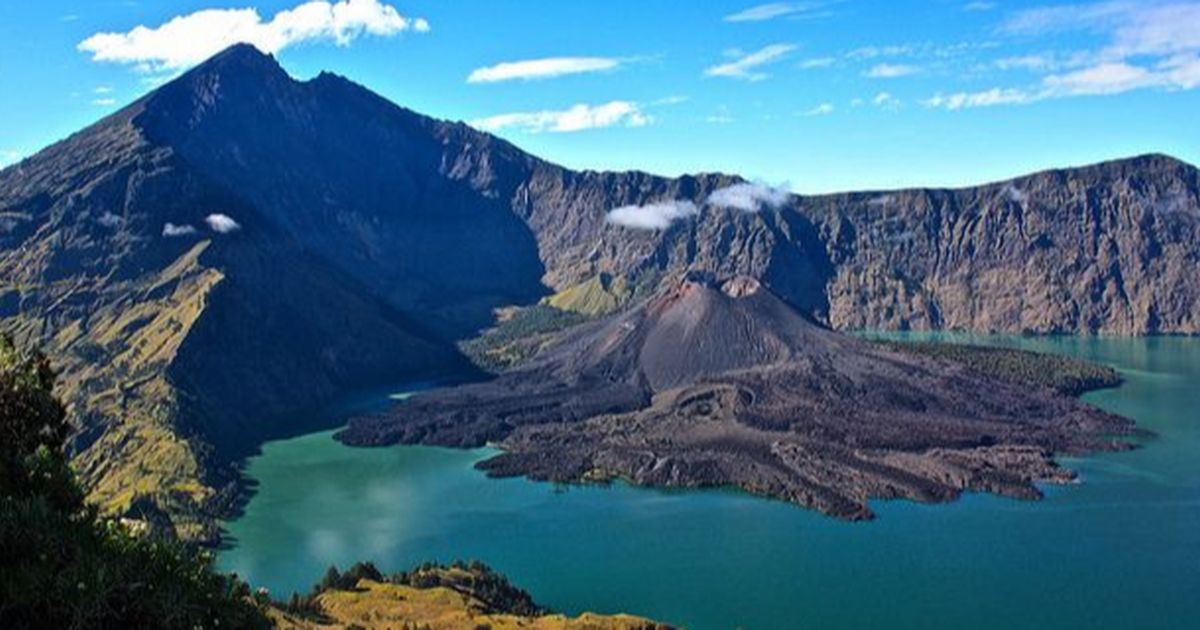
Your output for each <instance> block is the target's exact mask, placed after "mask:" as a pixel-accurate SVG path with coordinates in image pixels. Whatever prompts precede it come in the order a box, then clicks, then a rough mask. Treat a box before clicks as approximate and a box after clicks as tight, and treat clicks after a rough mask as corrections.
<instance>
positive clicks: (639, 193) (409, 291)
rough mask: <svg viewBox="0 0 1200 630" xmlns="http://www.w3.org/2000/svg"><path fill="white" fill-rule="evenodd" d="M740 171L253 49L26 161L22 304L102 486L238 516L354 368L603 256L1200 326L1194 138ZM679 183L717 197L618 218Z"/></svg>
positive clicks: (8, 200) (390, 359) (886, 294)
mask: <svg viewBox="0 0 1200 630" xmlns="http://www.w3.org/2000/svg"><path fill="white" fill-rule="evenodd" d="M737 183H744V180H743V179H741V178H739V177H737V176H734V175H725V174H720V173H706V174H698V175H693V176H684V177H680V178H665V177H659V176H655V175H651V174H648V173H644V172H638V171H626V172H616V173H613V172H599V171H573V170H569V169H565V168H562V167H560V166H557V165H555V164H552V163H550V162H547V161H545V160H541V159H539V158H536V157H534V156H532V155H529V154H527V153H525V152H523V151H521V150H520V149H519V148H518V147H516V146H515V145H513V144H511V143H509V142H507V141H505V140H502V139H499V138H496V137H495V136H492V135H490V134H486V133H483V132H479V131H476V130H474V129H472V128H470V127H469V126H468V125H466V124H464V123H461V122H457V123H451V122H445V121H440V120H437V119H433V118H429V117H426V116H423V115H421V114H418V113H416V112H413V111H411V110H408V109H405V108H402V107H400V106H397V105H395V104H392V103H390V102H389V101H387V100H386V99H384V98H382V97H380V96H378V95H376V94H374V93H372V92H370V90H368V89H367V88H365V87H363V86H361V85H358V84H356V83H354V82H353V81H350V80H349V79H345V78H342V77H338V76H336V75H332V74H329V73H322V74H321V75H318V76H317V77H314V78H313V79H310V80H308V81H303V82H301V81H296V80H294V79H292V78H291V77H289V76H288V75H287V73H286V72H285V71H284V70H283V69H282V68H281V67H280V66H279V65H278V63H277V62H275V60H274V59H272V58H270V57H269V56H267V55H263V54H262V53H260V52H258V51H257V50H256V49H253V47H249V46H237V47H234V48H232V49H229V50H227V51H225V52H223V53H221V54H219V55H218V56H216V57H215V58H213V59H211V60H209V61H208V62H205V63H203V64H201V65H199V66H197V67H195V68H193V69H192V70H190V71H188V72H186V73H184V74H183V75H181V76H180V77H178V78H177V79H175V80H174V81H172V82H170V83H168V84H166V85H164V86H162V87H160V88H158V89H157V90H155V91H153V92H151V93H150V94H148V95H146V96H144V97H142V98H140V99H138V100H137V101H135V102H134V103H132V104H131V105H129V106H127V107H126V108H124V109H122V110H120V111H118V112H116V113H114V114H112V115H110V116H108V117H106V118H104V119H102V120H101V121H99V122H97V123H96V124H93V125H91V126H89V127H87V128H86V129H84V130H82V131H80V132H77V133H75V134H72V135H71V136H69V137H68V138H66V139H64V140H62V141H60V142H57V143H55V144H53V145H51V146H50V147H47V148H46V149H44V150H43V151H41V152H39V153H38V154H36V155H34V156H32V157H30V158H26V159H25V160H22V161H21V162H19V163H17V164H15V165H12V166H10V167H8V168H6V169H3V170H0V322H2V325H3V327H4V329H5V330H8V331H11V332H14V333H16V334H17V336H18V337H19V338H22V339H24V340H31V341H34V342H36V343H38V344H40V345H42V346H44V347H46V349H47V350H48V351H49V353H50V354H51V356H52V357H53V358H54V360H55V362H56V365H57V366H58V367H59V368H60V369H61V370H62V372H63V379H62V381H63V385H62V386H61V387H62V389H63V393H64V398H65V399H66V401H67V403H68V405H69V407H70V408H71V410H72V417H73V418H74V419H75V420H76V423H77V424H78V426H79V431H78V435H77V436H76V438H75V452H76V457H75V462H76V465H77V466H78V467H79V468H80V470H81V474H82V476H83V478H84V480H85V482H86V483H87V485H88V486H89V488H91V489H92V491H93V497H94V498H95V499H96V500H97V501H99V502H100V503H101V504H102V505H104V506H105V507H106V508H107V509H110V510H112V511H116V512H121V511H124V510H128V509H130V507H131V506H133V505H134V504H144V503H145V502H144V501H140V499H142V498H147V497H148V498H150V499H151V500H152V502H153V503H154V504H156V505H158V506H160V507H161V508H162V509H163V510H165V511H166V512H167V513H169V514H170V515H171V518H172V519H173V520H174V521H173V522H174V525H173V527H174V528H175V529H176V530H177V533H180V534H181V535H184V536H187V537H199V538H209V539H211V537H212V536H214V535H215V530H214V529H213V527H212V523H213V518H214V517H215V516H217V515H220V514H224V513H228V510H229V509H230V506H231V505H232V504H233V503H234V499H235V497H236V493H235V492H233V490H232V489H233V488H235V486H234V485H232V482H233V481H236V479H237V477H238V472H237V461H238V459H239V458H240V457H242V456H244V454H245V453H247V452H249V451H250V450H252V449H253V448H254V445H256V444H257V443H258V442H259V441H261V440H262V439H264V438H266V437H269V436H271V435H277V434H279V433H280V432H281V431H286V429H287V427H288V426H289V425H290V424H294V423H295V422H296V418H297V416H298V415H302V414H305V413H311V410H313V409H317V408H320V407H321V406H322V405H323V404H325V403H328V402H329V401H330V400H332V399H333V398H334V397H336V396H337V395H338V394H339V393H341V392H344V391H346V390H347V389H350V388H353V387H357V386H362V385H367V384H371V383H380V384H382V383H384V382H387V381H389V380H391V381H393V382H394V381H395V380H401V379H404V378H408V377H422V378H424V377H428V376H430V375H437V374H443V375H446V376H448V377H457V378H463V377H467V376H471V375H473V374H476V373H475V372H474V371H473V368H472V367H471V366H470V365H469V363H468V361H467V360H466V358H465V357H463V355H462V353H461V352H460V351H459V350H458V349H457V348H456V345H455V344H456V342H458V341H461V340H463V339H470V338H472V337H474V336H476V335H477V334H478V332H479V331H480V330H481V329H484V328H486V327H488V326H491V325H492V324H493V323H494V322H495V315H494V313H495V312H496V311H497V309H501V308H505V307H512V306H527V305H531V304H534V303H537V302H539V301H540V300H542V299H543V298H547V297H548V296H551V295H552V294H556V293H559V292H562V291H565V290H568V289H570V288H571V287H574V286H577V285H581V284H585V283H589V282H593V283H595V282H598V280H597V279H598V278H614V279H618V280H619V282H620V283H621V284H622V285H624V286H629V287H644V288H645V291H649V290H652V289H653V288H655V287H658V286H660V285H661V284H662V283H663V282H670V281H674V280H677V279H679V278H682V277H684V276H685V275H686V274H688V273H691V272H704V273H710V274H713V275H715V276H718V277H723V278H732V277H741V276H746V277H750V278H754V279H755V280H756V281H757V282H761V283H762V284H763V285H764V286H766V287H769V288H770V290H771V291H772V292H773V293H775V294H777V295H778V296H779V297H780V298H781V299H783V300H784V301H785V302H787V303H788V304H789V305H791V306H792V307H794V308H796V309H797V310H798V311H799V312H801V313H802V314H803V315H804V316H806V317H809V318H811V319H813V320H814V321H819V322H823V323H824V324H826V325H829V326H831V327H833V328H836V329H847V328H889V329H914V328H916V329H922V328H946V329H970V330H981V331H1004V332H1068V333H1071V332H1083V333H1089V334H1093V333H1103V334H1148V333H1179V334H1195V333H1197V332H1200V306H1198V305H1200V287H1198V286H1197V283H1196V281H1195V278H1194V275H1195V274H1194V273H1192V271H1193V270H1194V269H1195V268H1196V265H1197V264H1200V202H1198V201H1197V199H1198V197H1200V193H1198V190H1200V175H1197V171H1196V169H1195V168H1194V167H1192V166H1190V165H1187V164H1185V163H1182V162H1179V161H1177V160H1174V159H1173V158H1169V157H1162V156H1155V155H1150V156H1139V157H1136V158H1128V159H1126V160H1118V161H1113V162H1106V163H1103V164H1098V165H1093V166H1089V167H1084V168H1080V169H1071V170H1056V171H1043V172H1039V173H1034V174H1031V175H1027V176H1023V177H1020V178H1016V179H1012V180H1007V181H1005V182H998V183H993V184H989V185H985V186H981V187H974V188H963V189H907V190H899V191H879V192H864V193H839V194H833V195H820V196H811V197H809V196H801V195H792V196H789V197H788V198H787V200H786V201H785V202H784V203H782V204H780V205H779V206H778V207H766V208H761V209H760V210H759V211H757V212H744V211H741V210H737V209H732V208H720V207H716V206H715V205H713V204H710V203H707V200H708V197H709V196H710V195H711V193H712V192H714V191H716V190H719V189H721V188H724V187H727V186H730V185H732V184H737ZM675 199H679V200H687V201H691V202H693V203H695V204H696V205H697V207H698V208H699V213H698V215H697V216H695V217H691V218H686V219H684V220H682V221H678V222H676V223H674V224H672V225H670V226H668V227H667V228H666V229H663V230H634V229H630V228H625V227H621V226H617V225H613V224H611V223H610V222H609V221H607V212H608V211H609V210H612V209H613V208H616V207H620V206H626V205H640V204H645V203H651V202H656V201H666V200H675ZM218 215H219V216H223V217H225V218H227V219H230V220H232V221H234V223H235V224H236V225H237V226H238V227H237V228H236V229H233V230H232V231H224V232H222V231H217V230H215V229H213V228H212V227H209V222H210V220H211V219H212V217H214V216H218ZM168 225H169V226H171V228H172V229H168ZM601 284H606V283H601ZM645 291H642V292H641V293H639V291H636V290H631V291H627V292H623V293H621V294H620V295H619V296H610V297H606V298H605V300H604V302H603V304H604V306H603V309H601V310H608V309H612V310H616V311H620V310H623V309H627V308H630V307H631V306H632V300H633V299H634V296H636V295H642V294H644V293H645ZM566 302H569V301H566ZM602 314H603V313H601V312H593V313H589V314H588V315H589V316H595V315H602ZM196 515H199V516H198V517H197V516H196Z"/></svg>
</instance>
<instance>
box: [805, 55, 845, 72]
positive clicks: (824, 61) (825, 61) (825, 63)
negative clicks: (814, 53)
mask: <svg viewBox="0 0 1200 630" xmlns="http://www.w3.org/2000/svg"><path fill="white" fill-rule="evenodd" d="M836 62H837V59H835V58H833V57H813V58H811V59H805V60H804V61H801V62H800V69H801V70H812V69H814V68H828V67H829V66H832V65H833V64H834V63H836Z"/></svg>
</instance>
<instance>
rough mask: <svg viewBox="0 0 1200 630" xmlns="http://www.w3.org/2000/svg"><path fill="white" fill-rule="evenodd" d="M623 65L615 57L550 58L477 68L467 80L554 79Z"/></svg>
mask: <svg viewBox="0 0 1200 630" xmlns="http://www.w3.org/2000/svg"><path fill="white" fill-rule="evenodd" d="M622 63H623V60H621V59H617V58H614V57H547V58H544V59H527V60H524V61H506V62H504V63H498V64H496V65H494V66H487V67H484V68H476V69H475V70H473V71H472V72H471V74H470V75H468V76H467V83H497V82H499V81H513V80H523V81H530V80H534V79H552V78H555V77H562V76H567V75H571V74H583V73H586V72H601V71H605V70H614V69H616V68H618V67H619V66H621V64H622Z"/></svg>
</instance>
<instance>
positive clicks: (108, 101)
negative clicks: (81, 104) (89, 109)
mask: <svg viewBox="0 0 1200 630" xmlns="http://www.w3.org/2000/svg"><path fill="white" fill-rule="evenodd" d="M116 104H117V99H115V98H94V99H92V105H96V106H98V107H112V106H113V105H116Z"/></svg>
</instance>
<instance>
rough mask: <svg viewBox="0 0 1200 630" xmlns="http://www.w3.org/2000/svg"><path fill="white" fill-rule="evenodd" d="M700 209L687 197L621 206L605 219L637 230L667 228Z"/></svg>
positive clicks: (610, 212) (698, 211) (694, 214)
mask: <svg viewBox="0 0 1200 630" xmlns="http://www.w3.org/2000/svg"><path fill="white" fill-rule="evenodd" d="M699 213H700V209H699V208H697V207H696V204H694V203H692V202H691V201H688V200H686V199H674V200H670V201H660V202H657V203H651V204H646V205H643V206H621V207H620V208H616V209H613V210H610V211H609V212H608V215H607V216H606V217H605V220H606V221H608V222H609V223H611V224H613V225H620V226H623V227H627V228H634V229H637V230H665V229H667V228H668V227H670V226H671V224H672V223H674V222H676V221H682V220H683V219H686V218H688V217H693V216H696V215H697V214H699Z"/></svg>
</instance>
